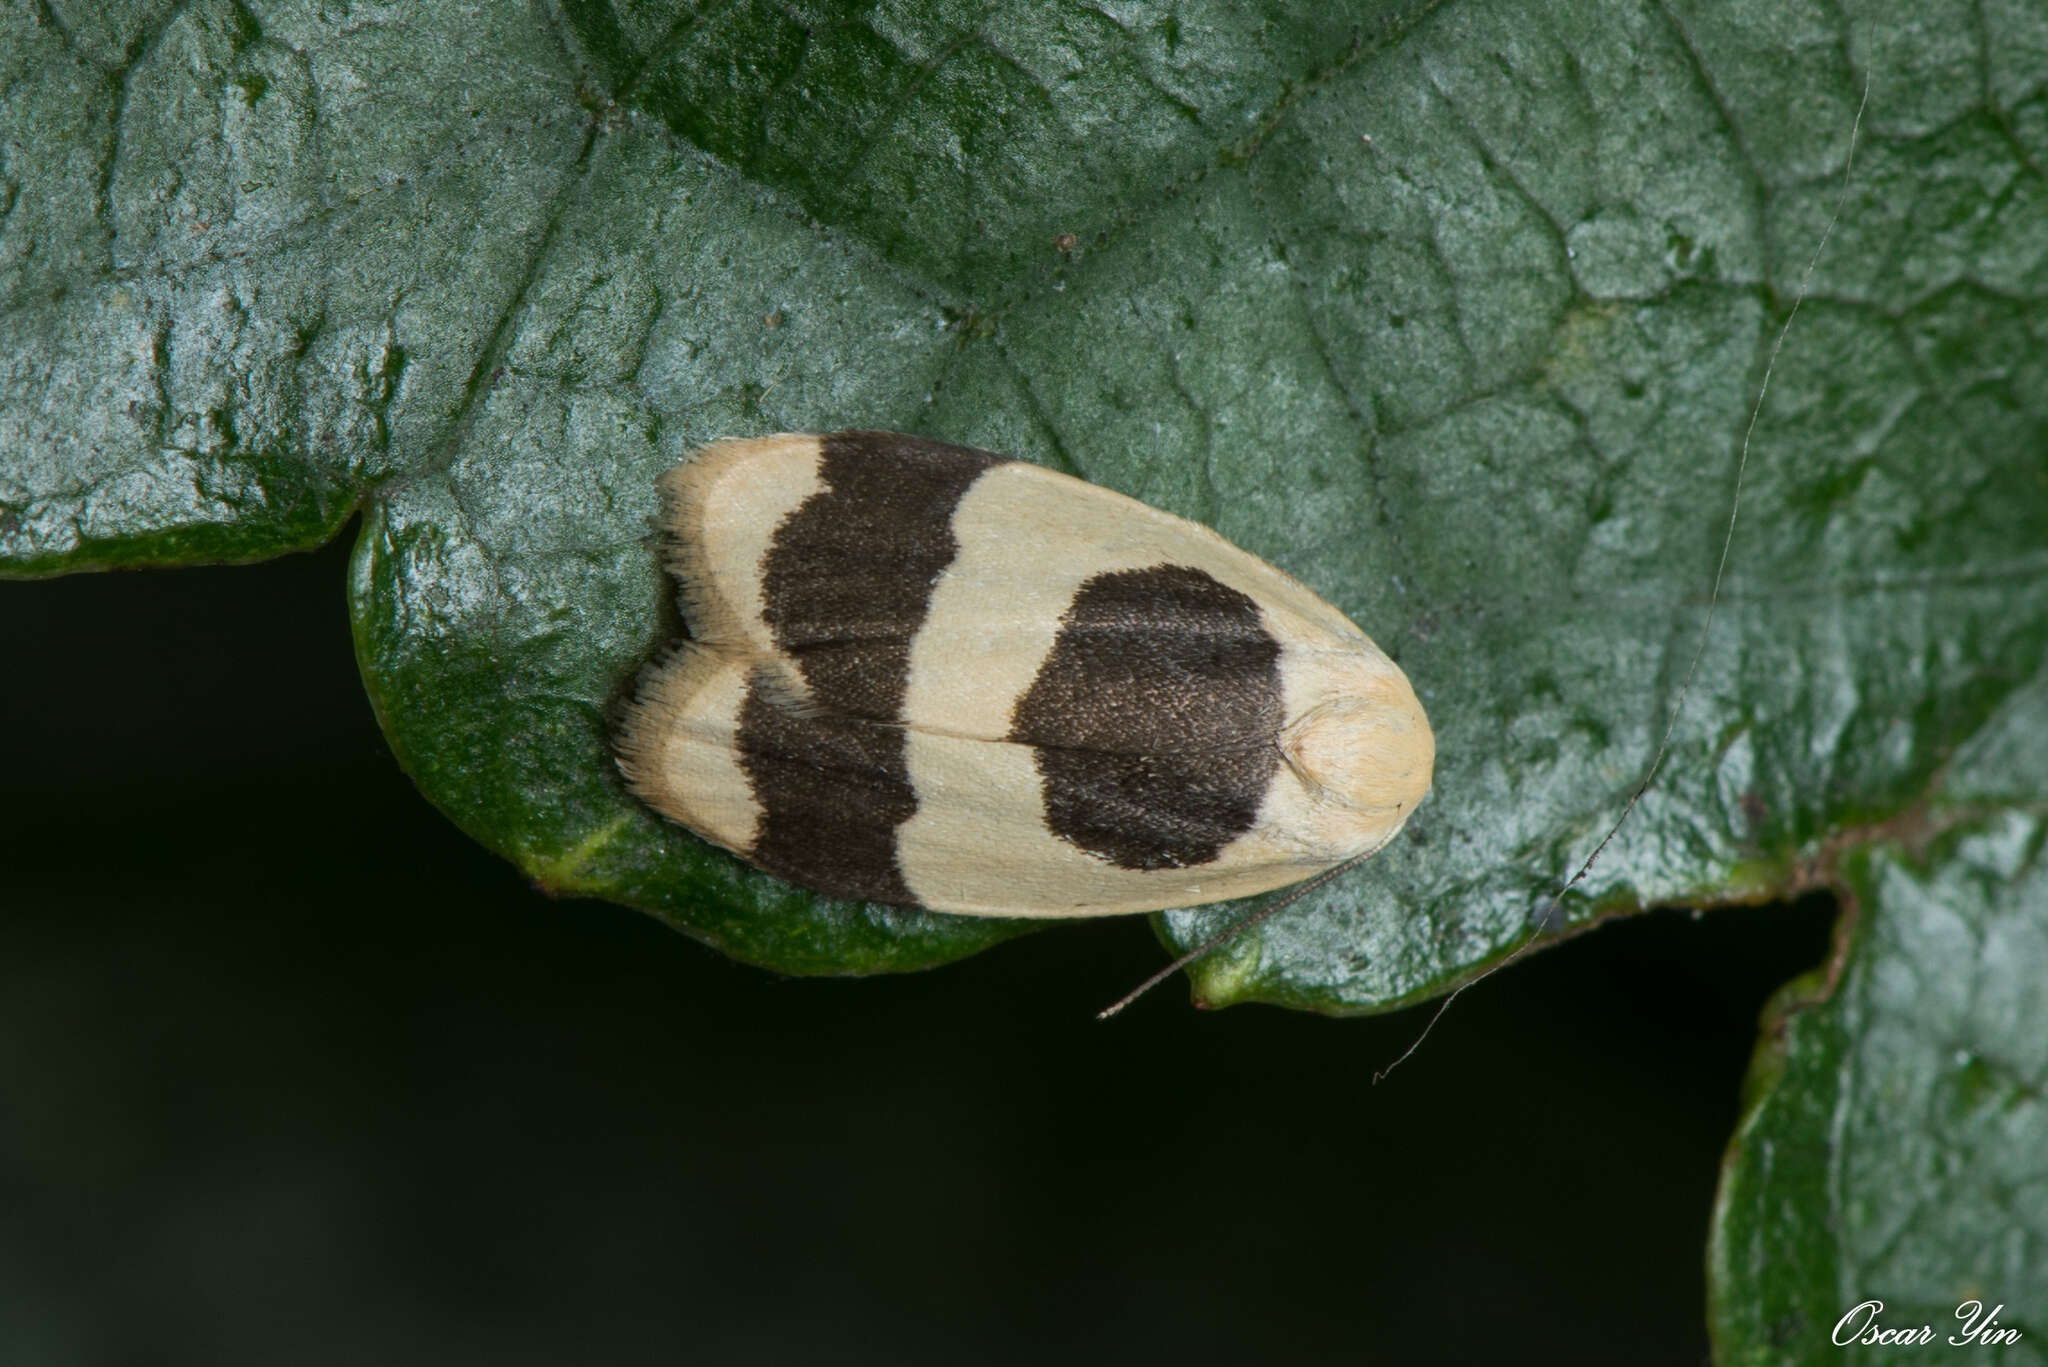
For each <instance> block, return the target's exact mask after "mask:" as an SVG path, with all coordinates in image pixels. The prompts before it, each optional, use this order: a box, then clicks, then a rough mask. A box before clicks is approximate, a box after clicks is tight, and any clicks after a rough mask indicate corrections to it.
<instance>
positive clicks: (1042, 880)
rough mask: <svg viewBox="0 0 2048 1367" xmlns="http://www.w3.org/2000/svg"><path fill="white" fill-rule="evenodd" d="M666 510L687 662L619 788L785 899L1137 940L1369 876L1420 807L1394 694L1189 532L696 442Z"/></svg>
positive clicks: (1037, 474)
mask: <svg viewBox="0 0 2048 1367" xmlns="http://www.w3.org/2000/svg"><path fill="white" fill-rule="evenodd" d="M660 489H661V528H662V532H663V536H664V539H665V542H666V559H667V565H668V569H669V571H670V572H671V573H672V574H673V576H674V577H675V580H676V583H677V586H678V589H679V592H680V600H681V606H682V610H683V615H684V617H685V618H686V620H687V622H688V624H689V628H690V632H691V635H690V639H689V640H688V641H686V642H685V643H683V644H682V645H681V646H680V647H679V648H678V649H677V650H676V651H675V652H674V653H673V654H671V655H670V656H669V657H668V658H667V659H666V660H664V661H663V662H662V663H661V664H660V665H659V666H658V667H656V668H654V669H653V670H651V671H649V672H648V673H647V674H646V675H645V676H643V678H642V680H641V682H640V685H639V688H638V691H637V696H636V697H635V699H634V701H633V702H632V704H631V705H630V707H629V708H628V709H627V710H626V712H625V714H624V716H623V719H622V722H621V725H620V726H619V728H618V731H617V735H616V743H617V750H618V758H619V764H620V768H621V770H622V772H623V773H624V775H625V779H626V782H627V784H628V785H629V786H630V787H631V789H632V790H633V792H634V793H635V794H637V795H638V796H639V797H640V798H641V799H642V800H644V801H645V802H646V803H647V804H648V805H649V806H651V807H653V808H654V809H655V810H656V811H658V812H660V813H661V814H662V815H663V816H666V817H668V818H670V819H671V820H673V821H676V822H679V823H681V824H682V825H684V826H687V827H688V828H689V829H690V830H692V831H695V832H696V833H697V834H698V835H700V836H702V837H704V838H705V839H706V840H709V841H711V842H712V843H713V844H716V845H720V846H723V847H724V848H726V849H728V850H731V851H733V852H734V853H736V854H738V855H740V856H741V857H743V858H744V859H746V860H748V861H749V862H750V863H752V864H754V865H755V866H757V867H759V868H761V869H763V870H765V871H767V872H768V873H771V874H774V875H775V876H777V877H779V878H784V879H787V880H789V881H790V882H793V883H799V884H802V885H803V886H805V887H808V888H813V889H816V890H817V891H819V892H823V893H828V894H830V895H832V896H834V897H845V898H853V899H858V900H863V901H869V902H880V903H887V904H894V905H901V906H916V907H924V908H928V909H930V910H934V911H947V912H959V913H963V914H966V915H977V916H1096V915H1106V914H1111V913H1118V912H1142V911H1157V910H1161V909H1163V908H1167V907H1185V906H1193V905H1196V904H1199V903H1203V902H1214V901H1221V900H1225V899H1229V898H1236V897H1244V896H1248V895H1250V894H1253V893H1258V892H1264V891H1267V890H1269V889H1272V888H1276V887H1281V886H1283V885H1285V884H1288V883H1293V882H1297V881H1299V880H1301V879H1303V878H1307V877H1309V876H1311V875H1314V874H1317V873H1320V872H1323V871H1326V870H1329V869H1331V868H1334V867H1336V866H1338V865H1340V864H1343V863H1345V862H1347V861H1351V860H1355V859H1358V858H1362V857H1364V856H1365V855H1368V854H1371V853H1373V852H1375V851H1377V850H1378V849H1380V848H1381V847H1382V846H1384V845H1385V844H1386V843H1387V842H1388V841H1389V840H1391V839H1393V837H1394V836H1395V834H1396V833H1398V832H1399V831H1400V829H1401V826H1402V824H1403V823H1404V822H1406V821H1407V820H1408V817H1409V815H1410V814H1411V813H1412V812H1413V811H1414V810H1415V807H1416V804H1417V803H1419V802H1420V801H1421V800H1422V798H1423V796H1424V795H1425V794H1426V793H1427V792H1428V790H1429V783H1430V773H1431V769H1432V766H1433V763H1434V760H1435V740H1434V738H1433V737H1432V735H1431V733H1430V729H1429V722H1428V720H1427V718H1426V717H1425V716H1424V715H1423V711H1422V706H1421V704H1420V703H1419V702H1418V701H1417V700H1416V697H1415V691H1414V689H1413V688H1411V687H1410V686H1409V683H1408V679H1407V676H1406V675H1404V674H1403V673H1402V672H1401V670H1400V669H1399V667H1397V666H1396V665H1395V664H1394V663H1393V661H1391V660H1390V659H1388V658H1387V656H1386V654H1385V653H1384V652H1382V651H1381V650H1380V649H1379V647H1377V646H1375V645H1374V644H1373V643H1372V641H1371V640H1370V639H1369V638H1368V637H1367V636H1366V634H1365V633H1364V632H1362V631H1360V630H1359V629H1358V628H1357V627H1356V626H1354V625H1353V624H1352V623H1351V622H1350V621H1349V620H1348V619H1347V618H1346V617H1345V616H1344V614H1342V613H1341V612H1339V611H1337V610H1336V609H1335V608H1333V607H1331V606H1330V605H1329V604H1328V603H1326V602H1324V601H1323V600H1322V599H1321V598H1318V597H1317V596H1316V595H1315V594H1314V593H1312V592H1310V591H1309V590H1308V589H1307V588H1305V587H1303V586H1302V585H1301V584H1300V583H1298V582H1296V581H1295V580H1294V579H1292V578H1290V577H1289V576H1288V575H1286V574H1284V573H1282V572H1281V571H1279V570H1277V569H1275V568H1274V567H1273V566H1271V565H1269V564H1267V563H1266V562H1265V561H1263V560H1260V559H1259V558H1258V557H1256V556H1253V555H1250V554H1247V553H1246V552H1244V551H1242V550H1239V549H1238V548H1237V547H1235V546H1233V545H1231V544H1230V543H1229V542H1228V541H1225V540H1224V539H1223V538H1222V537H1221V536H1218V535H1217V534H1216V533H1215V532H1212V531H1210V530H1209V529H1208V528H1206V527H1203V526H1200V525H1198V524H1196V523H1193V522H1188V521H1185V520H1184V519H1181V518H1178V517H1174V516H1172V515H1170V514H1167V513H1163V512H1160V511H1159V510H1157V509H1155V508H1151V507H1149V506H1147V505H1145V504H1143V503H1140V502H1137V501H1136V500H1134V499H1131V498H1127V497H1125V496H1123V495H1121V494H1118V493H1115V492H1113V491H1111V490H1108V489H1104V488H1100V487H1098V486H1096V485H1093V484H1088V483H1086V482H1084V481H1082V480H1078V479H1074V478H1071V477H1069V476H1067V475H1062V474H1059V473H1058V472H1056V471H1052V470H1048V469H1045V468H1043V467H1041V466H1036V465H1031V464H1028V463H1026V462H1022V461H1014V460H1006V459H1004V458H1002V457H1000V456H997V455H993V454H990V453H989V452H986V451H978V450H973V449H971V448H968V447H962V446H952V445H948V444H946V443H943V442H938V441H931V440H927V439H925V438H922V437H911V436H902V435H899V434H896V433H891V432H858V431H856V432H834V433H830V434H827V435H824V436H812V435H800V434H784V435H780V436H771V437H761V438H755V439H750V440H736V441H720V442H715V443H713V444H711V445H709V446H706V447H704V448H703V449H702V450H700V451H698V452H697V453H696V454H695V455H694V456H693V457H691V458H690V459H688V460H686V461H684V462H683V463H682V464H680V465H677V466H675V467H674V468H673V469H671V470H669V471H668V472H667V473H666V474H664V475H663V476H662V477H661V481H660Z"/></svg>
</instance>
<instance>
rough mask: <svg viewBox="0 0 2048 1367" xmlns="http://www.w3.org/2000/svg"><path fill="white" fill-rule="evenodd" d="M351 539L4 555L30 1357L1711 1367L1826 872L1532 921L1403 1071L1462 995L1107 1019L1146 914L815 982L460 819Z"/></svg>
mask: <svg viewBox="0 0 2048 1367" xmlns="http://www.w3.org/2000/svg"><path fill="white" fill-rule="evenodd" d="M344 540H346V538H345V539H344ZM346 559H347V556H346V551H345V549H344V547H343V545H342V544H339V543H338V544H337V545H336V546H334V547H331V548H329V549H327V550H324V551H321V552H318V553H317V554H314V555H310V556H295V557H291V558H289V559H286V560H281V561H277V562H273V563H271V564H267V565H262V566H253V567H242V568H220V569H203V570H185V571H177V572H165V573H151V574H110V575H89V576H82V577H77V578H71V579H62V580H53V581H47V582H41V583H0V661H4V664H0V716H4V717H5V718H6V719H7V723H8V724H7V728H6V734H7V738H8V739H7V742H6V744H7V756H8V761H9V762H8V764H7V766H6V774H5V779H4V785H0V787H4V790H0V849H4V851H5V866H6V873H5V879H4V882H0V1361H4V1362H6V1363H8V1364H16V1363H24V1364H26V1363H46V1362H47V1363H59V1362H61V1363H65V1364H131V1363H132V1364H143V1363H149V1364H184V1363H193V1364H220V1363H242V1362H262V1363H266V1364H267V1363H275V1362H283V1363H290V1364H292V1367H318V1365H319V1364H326V1363H334V1364H343V1363H347V1364H359V1363H364V1362H376V1363H380V1364H392V1363H395V1364H412V1363H420V1364H436V1367H439V1364H444V1363H489V1364H493V1365H494V1367H495V1365H496V1364H522V1363H546V1364H557V1363H567V1362H590V1361H607V1362H615V1361H622V1360H626V1359H628V1358H630V1357H638V1356H644V1355H648V1354H663V1355H666V1356H669V1357H673V1358H680V1359H681V1360H684V1361H688V1362H691V1363H728V1362H729V1363H736V1364H741V1363H743V1364H755V1363H784V1362H787V1363H814V1362H825V1363H848V1362H852V1363H863V1362H875V1363H891V1364H898V1363H921V1362H943V1363H957V1362H962V1361H970V1362H993V1363H1019V1364H1022V1363H1032V1364H1039V1363H1044V1362H1047V1361H1048V1360H1057V1359H1056V1357H1055V1355H1070V1356H1074V1357H1078V1358H1084V1359H1085V1360H1087V1361H1127V1360H1137V1361H1157V1360H1161V1359H1169V1358H1170V1359H1173V1360H1176V1361H1178V1362H1181V1363H1207V1362H1218V1363H1225V1362H1228V1363H1241V1362H1263V1361H1285V1362H1328V1361H1344V1362H1360V1363H1373V1362H1388V1363H1400V1364H1408V1363H1432V1362H1470V1361H1494V1360H1499V1359H1500V1358H1501V1357H1502V1356H1505V1355H1509V1354H1511V1355H1512V1359H1511V1360H1513V1361H1516V1362H1522V1363H1526V1362H1546V1361H1558V1362H1571V1363H1576V1364H1598V1363H1608V1362H1612V1363H1627V1364H1630V1367H1643V1365H1644V1364H1656V1363H1677V1364H1694V1363H1698V1362H1701V1361H1703V1360H1704V1359H1705V1356H1706V1337H1705V1329H1704V1311H1703V1307H1702V1297H1703V1289H1702V1288H1703V1273H1702V1262H1703V1257H1704V1240H1705V1235H1706V1227H1707V1219H1708V1214H1709V1209H1710V1205H1711V1202H1712V1199H1713V1194H1714V1184H1715V1178H1716V1171H1717V1167H1718V1163H1719V1160H1720V1154H1721V1150H1722V1147H1723V1146H1724V1144H1725V1143H1726V1141H1727V1138H1728V1134H1729V1131H1730V1129H1731V1127H1732V1125H1733V1123H1734V1120H1735V1116H1736V1103H1737V1096H1738V1091H1739V1087H1740V1084H1741V1079H1742V1075H1743V1071H1744V1068H1745V1065H1746V1063H1747V1059H1748V1055H1749V1051H1750V1049H1751V1046H1752V1044H1753V1041H1754V1034H1755V1018H1756V1013H1757V1011H1758V1009H1759V1008H1760V1007H1761V1005H1762V1004H1763V1001H1764V999H1765V997H1766V996H1767V995H1768V994H1769V992H1770V991H1771V989H1772V988H1773V987H1775V986H1776V985H1777V984H1778V983H1780V982H1782V981H1783V980H1784V979H1786V978H1787V977H1789V976H1791V975H1793V974H1794V973H1796V972H1798V971H1800V970H1802V969H1804V968H1806V967H1809V966H1811V965H1812V964H1814V963H1816V962H1818V961H1819V959H1820V958H1821V957H1822V955H1823V953H1824V952H1825V947H1826V935H1827V929H1828V924H1829V917H1830V915H1831V908H1830V906H1829V905H1828V904H1827V903H1826V902H1825V901H1824V900H1810V901H1808V902H1806V903H1802V904H1799V905H1795V906H1789V907H1787V906H1779V907H1764V908H1754V909H1734V910H1726V911H1719V912H1715V913H1714V914H1712V915H1711V916H1707V917H1705V918H1693V917H1689V916H1686V915H1684V914H1682V913H1659V914H1656V915H1652V916H1645V917H1641V918H1635V919H1632V920H1630V921H1627V922H1624V923H1620V924H1616V925H1613V926H1610V927H1607V928H1605V929H1603V930H1601V931H1599V932H1598V933H1596V934H1593V935H1590V936H1587V937H1584V938H1582V939H1580V940H1578V941H1576V942H1574V943H1572V944H1570V945H1567V946H1564V947H1562V948H1560V949H1556V950H1553V951H1550V952H1546V953H1543V954H1540V955H1536V956H1533V957H1532V958H1530V959H1528V960H1526V961H1524V962H1522V963H1519V964H1517V965H1515V966H1514V967H1512V968H1510V969H1509V970H1507V971H1505V972H1503V973H1500V974H1498V975H1496V976H1495V977H1493V978H1492V979H1490V980H1488V981H1487V982H1485V983H1484V984H1483V985H1482V986H1480V987H1478V988H1476V989H1474V990H1473V991H1471V992H1468V993H1467V994H1465V995H1464V996H1463V997H1462V998H1460V999H1459V1001H1458V1003H1457V1005H1456V1006H1455V1007H1453V1008H1452V1010H1451V1011H1450V1013H1449V1014H1448V1015H1447V1016H1446V1017H1445V1018H1444V1020H1443V1022H1442V1023H1441V1024H1440V1025H1439V1026H1438V1027H1437V1029H1436V1031H1435V1033H1434V1034H1433V1035H1432V1036H1431V1037H1430V1039H1429V1041H1428V1043H1427V1044H1425V1045H1424V1047H1423V1048H1422V1049H1421V1050H1420V1051H1419V1052H1418V1053H1417V1054H1416V1056H1415V1057H1414V1058H1413V1059H1411V1060H1409V1062H1408V1063H1407V1064H1406V1065H1405V1066H1404V1067H1403V1068H1402V1069H1401V1071H1399V1072H1398V1073H1396V1074H1395V1075H1394V1076H1393V1077H1392V1079H1390V1080H1389V1081H1388V1082H1387V1083H1386V1084H1384V1085H1382V1086H1379V1087H1373V1086H1372V1085H1371V1075H1372V1072H1373V1070H1374V1069H1375V1068H1378V1067H1380V1066H1382V1065H1384V1064H1385V1063H1386V1062H1387V1061H1388V1060H1389V1059H1391V1058H1392V1057H1394V1056H1395V1055H1397V1054H1399V1053H1400V1052H1401V1050H1402V1049H1404V1048H1406V1047H1407V1045H1408V1044H1409V1042H1410V1041H1411V1040H1412V1039H1413V1038H1414V1036H1415V1034H1416V1032H1417V1031H1418V1030H1420V1029H1421V1027H1422V1025H1423V1024H1424V1021H1425V1019H1426V1015H1427V1011H1428V1010H1429V1009H1430V1008H1424V1009H1421V1010H1416V1011H1409V1012H1404V1013H1400V1014H1396V1015H1394V1016H1390V1017H1380V1018H1375V1019H1368V1020H1357V1021H1329V1020H1322V1019H1317V1018H1312V1017H1305V1016H1296V1015H1290V1014H1287V1013H1283V1012H1279V1011H1274V1010H1269V1009H1264V1008H1258V1007H1244V1008H1239V1009H1235V1010H1230V1011H1225V1012H1218V1013H1214V1014H1205V1013H1200V1012H1196V1011H1193V1010H1191V1009H1189V1007H1188V1006H1187V1005H1186V1000H1185V994H1184V992H1183V991H1182V989H1181V988H1180V987H1178V986H1168V987H1165V988H1162V989H1160V990H1159V991H1158V992H1156V993H1155V994H1154V995H1153V996H1152V997H1151V998H1148V999H1147V1000H1146V1001H1144V1002H1142V1003H1140V1004H1139V1006H1138V1007H1136V1008H1134V1009H1133V1010H1132V1011H1131V1012H1129V1013H1128V1014H1127V1015H1126V1016H1125V1017H1124V1018H1123V1019H1122V1020H1120V1021H1118V1022H1116V1023H1114V1024H1111V1025H1097V1024H1095V1023H1094V1022H1093V1021H1092V1020H1091V1014H1092V1012H1093V1011H1094V1010H1095V1009H1096V1008H1098V1007H1100V1006H1101V1005H1103V1004H1104V1003H1106V1002H1108V1001H1110V1000H1112V999H1114V998H1115V997H1117V996H1118V995H1120V994H1121V993H1122V992H1123V991H1124V990H1125V989H1127V988H1128V987H1130V986H1131V985H1132V984H1133V983H1135V982H1136V981H1137V980H1139V979H1140V978H1142V977H1143V976H1144V975H1145V974H1146V973H1148V972H1150V971H1151V970H1152V969H1153V968H1154V967H1156V966H1157V965H1158V964H1159V963H1160V962H1161V959H1162V953H1161V951H1160V949H1159V948H1158V946H1157V945H1156V943H1155V942H1154V941H1153V939H1152V936H1151V932H1150V930H1149V928H1148V927H1147V926H1146V924H1145V923H1144V922H1143V920H1142V918H1140V919H1130V920H1122V921H1107V922H1098V923H1093V924H1088V925H1077V926H1070V927H1064V928H1060V929H1057V930H1053V931H1050V932H1047V933H1045V934H1041V935H1037V936H1033V937H1029V938H1027V939H1025V940H1023V941H1020V942H1017V943H1013V944H1010V945H1007V946H1004V947H1002V948H999V949H997V950H995V951H993V952H991V953H988V954H986V955H983V956H981V957H980V958H979V959H976V960H974V961H971V962H969V963H966V964H963V965H959V966H956V967H953V968H948V969H941V970H938V971H936V972H932V973H926V974H918V975H912V976H907V977H901V978H893V979H875V980H868V981H801V980H786V979H778V978H776V977H773V976H771V975H769V974H767V973H763V972H760V971H758V970H755V969H752V968H749V967H746V966H744V965H740V964H735V963H732V962H729V961H727V960H725V959H723V958H721V957H720V956H718V955H717V954H715V953H713V952H712V951H710V950H707V949H705V948H703V947H702V946H700V945H697V944H696V943H694V942H692V941H690V940H688V939H687V938H685V937H683V936H681V935H678V934H675V933H673V932H671V931H668V930H666V929H664V928H662V927H661V926H660V925H658V924H656V923H655V922H653V921H652V920H649V919H647V918H644V917H642V916H640V915H639V914H637V913H634V912H631V911H627V910H625V909H622V908H619V907H613V906H608V905H604V904H600V903H592V902H568V901H561V902H558V901H551V900H549V899H547V898H545V897H543V896H541V895H539V894H537V893H535V892H533V891H532V890H531V889H529V888H528V887H527V886H526V884H525V883H524V882H523V881H522V880H521V879H520V877H519V876H518V874H517V873H516V872H515V871H514V870H513V869H512V868H511V867H510V866H509V865H506V864H504V863H502V862H500V861H499V860H497V859H496V858H494V857H492V856H490V855H488V854H486V853H485V852H484V851H482V850H481V849H480V848H478V847H476V846H475V845H473V844H471V843H470V842H469V841H468V839H467V838H466V837H464V836H463V835H461V834H460V833H459V832H458V831H457V830H456V829H455V828H454V827H453V826H452V825H450V824H449V823H448V822H447V820H446V819H445V818H443V817H441V816H440V815H439V814H438V813H437V812H435V811H434V810H433V809H432V808H430V807H429V806H428V805H427V804H426V803H425V802H424V801H423V800H422V799H421V798H420V797H419V796H418V794H417V793H416V792H415V791H414V790H413V787H412V785H411V783H410V782H409V781H408V780H407V779H406V778H405V776H404V775H403V774H402V773H401V772H400V771H399V770H398V768H397V766H396V764H395V763H394V761H393V760H392V759H391V757H390V755H389V753H388V752H387V751H386V749H385V748H384V745H383V742H382V740H381V739H380V737H379V736H378V733H377V730H376V726H375V723H374V722H373V720H372V718H371V715H370V710H369V706H368V703H367V702H366V701H365V699H364V696H363V692H362V688H361V685H360V683H359V681H358V679H357V676H356V671H355V666H354V662H353V659H352V657H351V654H350V647H349V638H348V623H347V616H346V611H345V608H344V603H343V584H344V569H345V565H346ZM1481 1355H1485V1356H1484V1357H1482V1356H1481Z"/></svg>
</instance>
